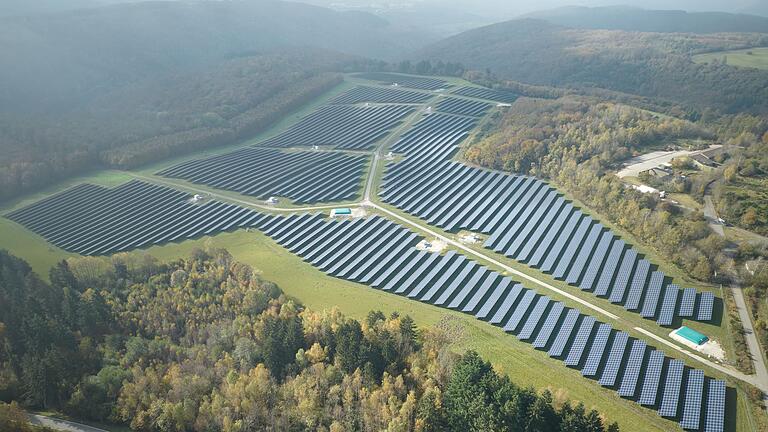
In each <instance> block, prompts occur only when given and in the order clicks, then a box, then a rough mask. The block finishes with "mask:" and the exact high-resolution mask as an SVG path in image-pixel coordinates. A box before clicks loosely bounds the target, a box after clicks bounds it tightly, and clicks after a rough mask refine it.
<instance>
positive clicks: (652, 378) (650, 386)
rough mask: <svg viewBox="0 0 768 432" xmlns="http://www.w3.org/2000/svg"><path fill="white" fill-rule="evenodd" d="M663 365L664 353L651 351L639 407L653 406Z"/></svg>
mask: <svg viewBox="0 0 768 432" xmlns="http://www.w3.org/2000/svg"><path fill="white" fill-rule="evenodd" d="M663 365H664V353H663V352H661V351H655V350H654V351H652V352H651V357H650V358H649V359H648V366H646V368H645V377H644V378H643V388H642V390H640V401H639V402H640V405H653V404H655V403H656V394H657V393H658V392H659V380H660V379H661V368H662V366H663Z"/></svg>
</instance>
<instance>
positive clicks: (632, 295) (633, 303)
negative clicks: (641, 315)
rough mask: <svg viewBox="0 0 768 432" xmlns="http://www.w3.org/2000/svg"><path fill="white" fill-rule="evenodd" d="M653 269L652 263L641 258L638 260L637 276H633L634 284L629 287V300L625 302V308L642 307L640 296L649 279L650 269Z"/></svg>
mask: <svg viewBox="0 0 768 432" xmlns="http://www.w3.org/2000/svg"><path fill="white" fill-rule="evenodd" d="M650 269H651V263H649V262H648V261H647V260H644V259H641V260H640V261H638V262H637V267H636V268H635V276H634V277H633V278H632V286H631V287H630V288H629V294H628V295H627V302H626V303H624V309H627V310H636V309H637V308H638V307H640V297H641V296H642V295H643V290H644V289H645V282H646V280H648V271H649V270H650Z"/></svg>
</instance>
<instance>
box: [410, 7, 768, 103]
mask: <svg viewBox="0 0 768 432" xmlns="http://www.w3.org/2000/svg"><path fill="white" fill-rule="evenodd" d="M766 44H768V35H765V36H760V35H755V34H727V35H695V34H681V33H675V34H671V33H662V34H659V33H640V32H625V31H618V30H586V29H572V28H568V27H564V26H560V25H555V24H551V23H548V22H546V21H542V20H535V19H521V20H512V21H507V22H503V23H499V24H493V25H490V26H486V27H481V28H478V29H474V30H470V31H467V32H464V33H461V34H459V35H456V36H453V37H450V38H447V39H444V40H442V41H440V42H437V43H435V44H432V45H430V46H429V47H427V48H425V49H422V50H419V51H417V52H416V53H414V54H412V55H411V56H410V58H411V60H420V59H425V60H443V61H447V60H448V59H450V60H451V61H455V62H461V63H462V64H464V65H465V66H468V67H471V68H474V69H477V70H486V69H490V70H491V72H492V73H493V74H494V75H496V76H497V77H500V78H506V79H512V80H517V81H522V82H525V83H530V84H539V85H554V86H575V87H599V88H605V89H609V90H615V91H620V92H624V93H631V94H636V95H641V96H647V97H654V98H659V99H666V100H671V101H675V102H680V103H683V104H685V105H687V106H689V107H691V109H692V110H694V111H698V112H699V113H701V112H703V111H705V110H706V109H716V110H720V111H724V112H737V111H740V110H748V111H753V112H761V113H768V72H766V71H758V70H746V69H737V68H734V67H730V66H725V65H722V64H710V65H698V64H695V63H693V61H692V60H691V56H692V54H694V53H699V52H707V51H717V50H724V49H732V48H736V47H746V46H754V45H766Z"/></svg>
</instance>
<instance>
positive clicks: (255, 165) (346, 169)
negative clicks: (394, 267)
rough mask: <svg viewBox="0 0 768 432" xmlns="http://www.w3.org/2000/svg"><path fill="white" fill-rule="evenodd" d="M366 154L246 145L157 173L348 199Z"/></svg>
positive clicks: (257, 192) (308, 198)
mask: <svg viewBox="0 0 768 432" xmlns="http://www.w3.org/2000/svg"><path fill="white" fill-rule="evenodd" d="M368 159H369V158H368V156H363V155H353V154H349V153H339V152H327V151H301V152H284V151H280V150H274V149H266V148H245V149H241V150H236V151H234V152H231V153H227V154H224V155H219V156H213V157H210V158H206V159H196V160H192V161H189V162H184V163H181V164H179V165H176V166H173V167H170V168H167V169H164V170H162V171H160V172H158V173H157V174H158V175H161V176H165V177H172V178H181V179H184V180H188V181H191V182H193V183H198V184H204V185H206V186H212V187H216V188H220V189H226V190H231V191H235V192H239V193H242V194H245V195H253V196H256V197H259V198H262V199H263V198H268V197H270V196H281V197H286V198H290V199H292V200H293V201H294V202H295V203H299V204H301V203H314V202H320V201H326V202H327V201H344V200H351V199H353V198H355V197H356V196H357V195H358V194H359V189H360V183H361V179H362V176H363V170H364V168H365V166H366V164H367V162H368Z"/></svg>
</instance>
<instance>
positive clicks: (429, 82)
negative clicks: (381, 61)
mask: <svg viewBox="0 0 768 432" xmlns="http://www.w3.org/2000/svg"><path fill="white" fill-rule="evenodd" d="M355 76H356V77H357V78H362V79H367V80H370V81H378V82H380V83H382V84H386V85H394V84H397V86H402V87H410V88H415V89H420V90H440V89H445V88H448V87H451V84H449V83H448V82H446V81H443V80H441V79H439V78H429V77H421V76H411V75H400V74H394V73H387V72H366V73H359V74H356V75H355Z"/></svg>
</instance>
